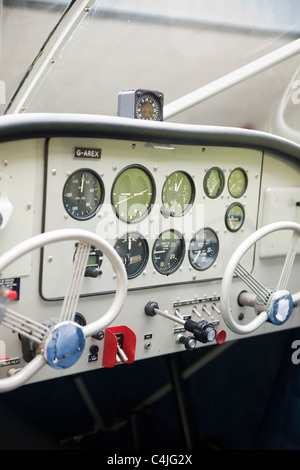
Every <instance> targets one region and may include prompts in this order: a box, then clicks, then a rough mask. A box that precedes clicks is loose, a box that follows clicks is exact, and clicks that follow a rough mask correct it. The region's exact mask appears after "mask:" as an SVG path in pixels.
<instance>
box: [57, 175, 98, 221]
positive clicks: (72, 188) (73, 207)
mask: <svg viewBox="0 0 300 470" xmlns="http://www.w3.org/2000/svg"><path fill="white" fill-rule="evenodd" d="M103 198H104V188H103V183H102V180H101V178H100V176H99V175H97V173H95V172H94V171H92V170H86V169H81V170H77V171H75V172H74V173H72V174H71V175H70V176H69V177H68V179H67V181H66V183H65V185H64V189H63V203H64V206H65V209H66V211H67V213H68V214H69V215H70V216H71V217H73V218H74V219H77V220H86V219H89V218H90V217H93V216H94V215H95V214H96V212H97V211H98V209H99V207H100V205H101V204H102V202H103Z"/></svg>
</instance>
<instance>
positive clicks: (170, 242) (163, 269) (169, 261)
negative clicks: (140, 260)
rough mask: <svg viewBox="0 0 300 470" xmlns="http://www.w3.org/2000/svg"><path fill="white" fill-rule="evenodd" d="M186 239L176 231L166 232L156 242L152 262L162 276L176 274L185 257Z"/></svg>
mask: <svg viewBox="0 0 300 470" xmlns="http://www.w3.org/2000/svg"><path fill="white" fill-rule="evenodd" d="M184 247H185V243H184V239H183V237H182V235H181V234H180V233H179V232H177V231H176V230H173V229H171V230H166V231H165V232H163V233H161V235H160V236H159V238H158V239H157V240H156V241H155V242H154V245H153V250H152V261H153V265H154V267H155V269H156V270H157V271H158V272H159V273H161V274H166V275H169V274H172V273H174V272H175V271H176V270H177V269H178V268H179V266H180V265H181V263H182V260H183V257H184Z"/></svg>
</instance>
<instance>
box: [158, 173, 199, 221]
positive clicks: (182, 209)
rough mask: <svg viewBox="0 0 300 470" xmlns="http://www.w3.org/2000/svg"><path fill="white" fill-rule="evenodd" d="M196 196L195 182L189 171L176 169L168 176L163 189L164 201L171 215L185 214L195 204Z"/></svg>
mask: <svg viewBox="0 0 300 470" xmlns="http://www.w3.org/2000/svg"><path fill="white" fill-rule="evenodd" d="M194 198H195V186H194V182H193V180H192V178H191V177H190V176H189V175H188V174H187V173H185V172H183V171H174V173H171V175H170V176H168V178H167V179H166V181H165V183H164V186H163V190H162V202H163V205H164V207H165V208H166V209H167V210H168V211H169V215H172V216H180V215H183V214H185V213H186V212H187V211H188V209H189V208H190V207H191V205H192V204H193V202H194Z"/></svg>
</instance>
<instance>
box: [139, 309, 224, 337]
mask: <svg viewBox="0 0 300 470" xmlns="http://www.w3.org/2000/svg"><path fill="white" fill-rule="evenodd" d="M145 314H146V315H148V316H150V317H153V316H155V315H156V314H158V315H161V316H163V317H165V318H168V319H169V320H173V321H174V322H177V323H180V324H181V325H183V326H184V329H185V330H187V331H190V332H191V333H193V335H194V337H195V338H196V340H197V341H200V343H209V342H211V341H214V339H216V338H217V343H219V344H220V343H221V342H224V341H225V337H226V334H225V332H224V335H221V336H220V335H219V334H217V332H216V330H215V328H214V327H213V325H212V324H211V323H209V322H207V321H206V320H202V321H200V322H195V321H194V320H184V319H183V318H179V317H176V316H175V315H172V314H170V313H168V312H164V311H163V310H160V309H159V307H158V304H157V302H152V301H150V302H148V303H147V304H146V305H145ZM218 333H219V332H218ZM221 337H222V341H219V339H220V338H221Z"/></svg>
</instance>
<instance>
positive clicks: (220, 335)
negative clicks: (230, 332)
mask: <svg viewBox="0 0 300 470" xmlns="http://www.w3.org/2000/svg"><path fill="white" fill-rule="evenodd" d="M225 339H226V331H225V330H219V331H217V332H216V342H217V343H218V344H223V343H224V341H225Z"/></svg>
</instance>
